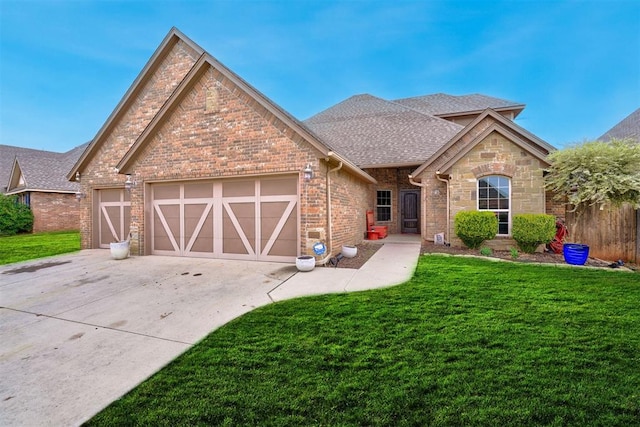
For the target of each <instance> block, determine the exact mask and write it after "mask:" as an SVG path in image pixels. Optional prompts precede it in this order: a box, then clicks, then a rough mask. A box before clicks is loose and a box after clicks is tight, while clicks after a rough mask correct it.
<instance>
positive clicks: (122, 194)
mask: <svg viewBox="0 0 640 427" xmlns="http://www.w3.org/2000/svg"><path fill="white" fill-rule="evenodd" d="M97 208H98V209H97V210H98V215H97V229H96V234H97V236H96V237H97V243H98V247H100V248H108V247H109V243H111V242H120V241H122V240H125V239H126V238H127V236H128V235H129V224H130V222H131V221H130V220H131V201H130V199H129V192H128V191H125V190H124V189H119V188H118V189H115V188H114V189H103V190H98V191H97Z"/></svg>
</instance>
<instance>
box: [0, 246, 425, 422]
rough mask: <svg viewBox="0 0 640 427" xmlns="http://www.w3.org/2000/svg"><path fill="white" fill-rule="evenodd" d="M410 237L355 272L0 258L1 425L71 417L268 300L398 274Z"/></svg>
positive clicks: (409, 263) (105, 256) (95, 258)
mask: <svg viewBox="0 0 640 427" xmlns="http://www.w3.org/2000/svg"><path fill="white" fill-rule="evenodd" d="M419 254H420V240H419V238H418V239H417V240H416V239H411V240H409V241H400V242H393V241H391V239H389V242H388V243H384V245H383V246H382V248H381V249H380V250H378V251H377V252H376V253H375V254H374V255H373V256H372V257H371V259H370V260H369V261H368V262H367V263H366V264H365V265H363V266H362V267H361V268H360V269H358V270H355V269H346V268H338V269H334V268H316V269H314V270H313V271H312V272H309V273H298V272H297V270H296V267H295V265H292V264H281V263H265V262H255V261H228V260H211V259H198V258H176V257H163V256H145V257H132V258H128V259H125V260H121V261H115V260H112V259H111V258H110V254H109V251H108V250H86V251H82V252H79V253H76V254H72V255H63V256H58V257H53V258H48V259H42V260H35V261H30V262H25V263H19V264H11V265H7V266H2V267H0V426H3V427H4V426H14V425H16V426H38V425H47V426H50V425H54V426H58V425H65V426H66V425H78V424H81V423H82V422H84V421H86V420H88V419H89V418H91V417H92V416H93V415H95V414H96V413H97V412H99V411H100V410H101V409H102V408H104V407H106V406H107V405H109V403H111V402H112V401H114V400H116V399H117V398H119V397H120V396H122V395H123V394H124V393H126V392H127V391H129V390H131V389H132V388H134V387H135V386H137V385H138V384H139V383H140V382H142V381H143V380H145V379H146V378H148V377H149V376H150V375H151V374H153V373H154V372H156V371H158V370H160V369H161V368H162V367H163V366H165V365H166V364H167V363H169V362H170V361H171V360H173V359H174V358H176V357H177V356H179V355H180V354H181V353H183V352H184V351H185V350H187V349H188V348H189V347H191V346H192V345H193V344H195V343H196V342H197V341H199V340H201V339H202V338H204V337H205V336H206V335H207V334H209V333H210V332H211V331H212V330H214V329H216V328H218V327H220V326H222V325H224V324H225V323H227V322H229V321H230V320H232V319H234V318H236V317H238V316H240V315H242V314H244V313H247V312H249V311H251V310H253V309H254V308H256V307H259V306H262V305H266V304H269V303H271V302H274V301H282V300H286V299H290V298H296V297H300V296H305V295H314V294H325V293H335V292H352V291H361V290H366V289H375V288H382V287H387V286H392V285H396V284H399V283H403V282H405V281H406V280H408V279H409V278H411V276H412V275H413V272H414V270H415V267H416V264H417V261H418V256H419Z"/></svg>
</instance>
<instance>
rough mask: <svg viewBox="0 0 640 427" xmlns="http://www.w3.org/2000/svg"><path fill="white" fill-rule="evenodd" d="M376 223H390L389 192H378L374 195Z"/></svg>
mask: <svg viewBox="0 0 640 427" xmlns="http://www.w3.org/2000/svg"><path fill="white" fill-rule="evenodd" d="M376 219H377V221H391V190H378V192H377V195H376Z"/></svg>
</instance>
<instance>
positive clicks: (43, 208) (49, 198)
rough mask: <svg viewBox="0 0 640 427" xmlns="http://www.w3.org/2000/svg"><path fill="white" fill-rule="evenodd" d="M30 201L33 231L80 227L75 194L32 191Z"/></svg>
mask: <svg viewBox="0 0 640 427" xmlns="http://www.w3.org/2000/svg"><path fill="white" fill-rule="evenodd" d="M30 203H31V211H32V212H33V232H34V233H42V232H46V231H72V230H79V229H80V206H79V202H78V200H76V196H75V194H64V193H45V192H40V191H33V192H31V194H30Z"/></svg>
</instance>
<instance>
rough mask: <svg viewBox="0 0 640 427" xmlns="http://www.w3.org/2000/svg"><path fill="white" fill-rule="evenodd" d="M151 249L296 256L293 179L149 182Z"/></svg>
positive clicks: (262, 256)
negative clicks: (150, 194) (150, 193)
mask: <svg viewBox="0 0 640 427" xmlns="http://www.w3.org/2000/svg"><path fill="white" fill-rule="evenodd" d="M151 189H152V204H153V209H152V212H153V213H152V215H153V216H152V221H151V253H152V254H158V255H174V256H191V257H207V258H229V259H247V260H261V261H286V262H290V261H293V260H295V257H296V255H297V250H298V177H297V176H286V177H278V178H259V179H255V178H252V179H246V180H229V181H226V180H225V181H207V182H180V183H169V184H154V185H152V187H151Z"/></svg>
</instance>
